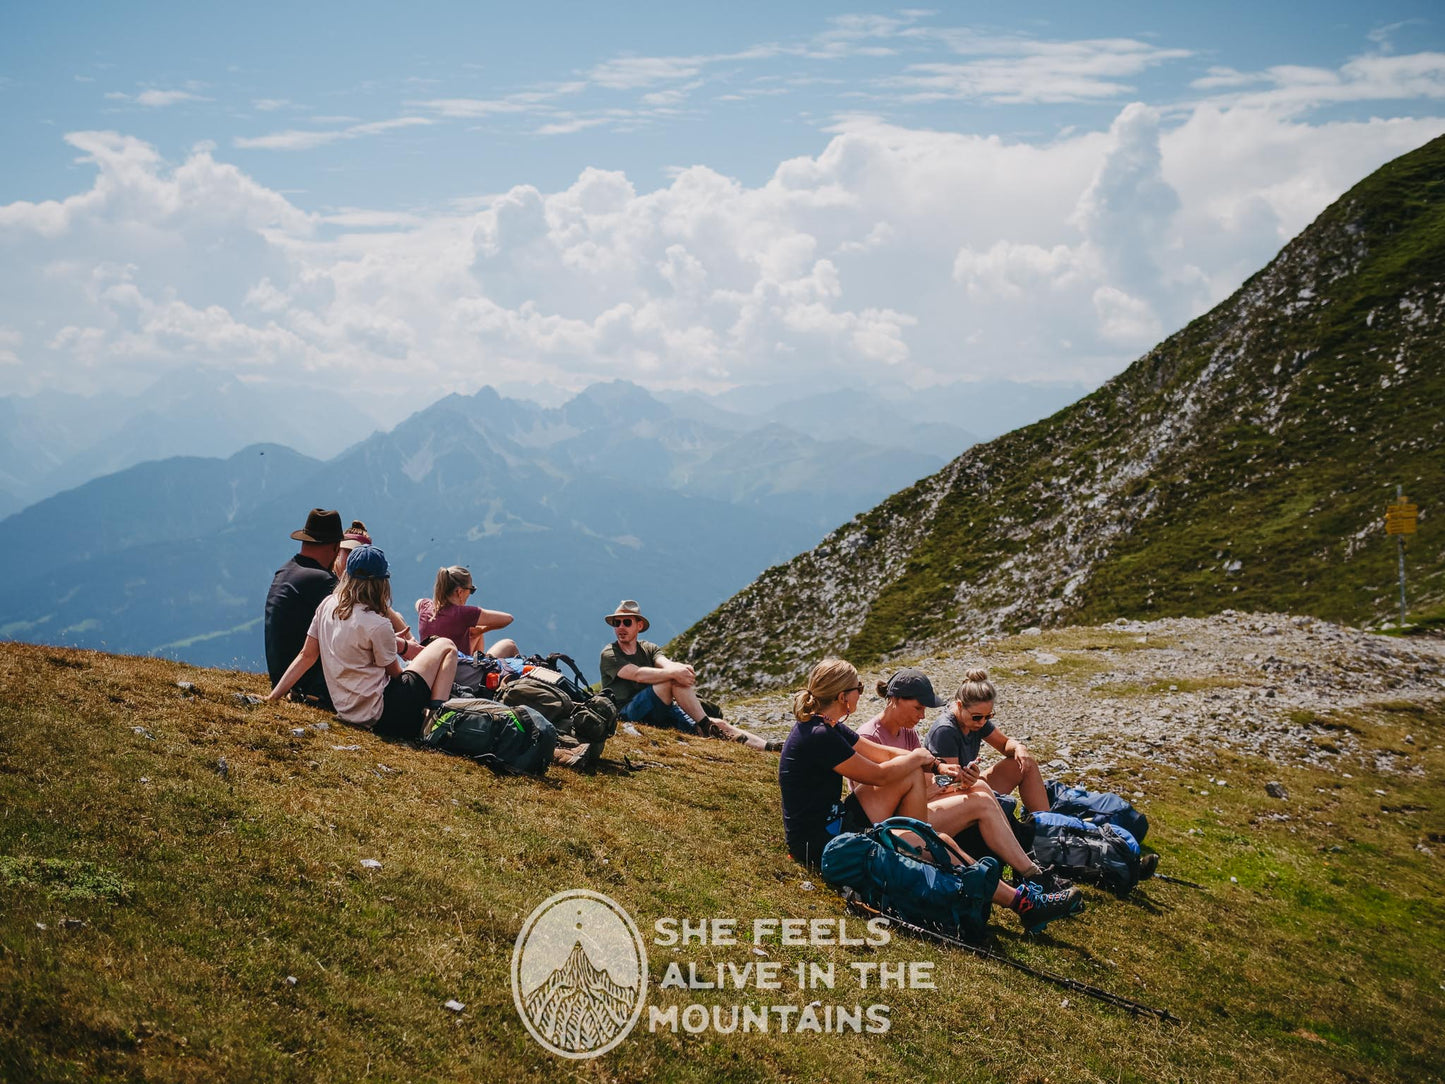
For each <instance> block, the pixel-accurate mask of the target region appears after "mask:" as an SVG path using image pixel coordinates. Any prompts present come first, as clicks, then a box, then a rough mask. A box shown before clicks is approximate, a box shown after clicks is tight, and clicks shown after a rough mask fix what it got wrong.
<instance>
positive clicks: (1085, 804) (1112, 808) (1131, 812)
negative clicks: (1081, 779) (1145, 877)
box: [1044, 779, 1149, 849]
mask: <svg viewBox="0 0 1445 1084" xmlns="http://www.w3.org/2000/svg"><path fill="white" fill-rule="evenodd" d="M1044 789H1045V790H1046V791H1048V795H1049V812H1050V813H1063V814H1065V815H1066V816H1070V817H1078V818H1079V819H1080V820H1083V821H1089V822H1090V823H1092V824H1112V825H1114V827H1116V828H1123V829H1124V830H1125V831H1127V832H1128V833H1129V835H1130V836H1132V837H1133V838H1134V839H1135V840H1136V841H1140V842H1142V841H1143V839H1144V836H1145V835H1146V834H1147V833H1148V831H1149V818H1148V817H1146V816H1144V814H1143V813H1140V812H1139V811H1138V810H1137V809H1135V808H1134V807H1133V806H1132V805H1130V804H1129V803H1128V802H1126V801H1125V800H1124V799H1123V798H1120V797H1119V796H1118V795H1117V794H1109V793H1107V792H1105V791H1097V790H1085V789H1084V788H1083V787H1070V786H1066V785H1065V784H1063V783H1060V782H1059V781H1058V780H1057V779H1050V780H1049V781H1048V782H1047V783H1045V784H1044ZM1136 849H1137V848H1136Z"/></svg>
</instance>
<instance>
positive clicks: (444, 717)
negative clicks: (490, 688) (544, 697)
mask: <svg viewBox="0 0 1445 1084" xmlns="http://www.w3.org/2000/svg"><path fill="white" fill-rule="evenodd" d="M421 744H422V745H423V746H425V747H426V748H428V749H440V750H441V751H442V752H444V753H451V754H453V755H455V756H461V757H467V758H469V759H471V760H475V761H477V762H478V763H479V764H485V765H487V766H488V767H490V768H494V769H500V770H503V771H514V772H525V773H526V774H528V775H543V774H544V773H545V772H546V771H547V766H548V765H549V764H551V763H552V751H553V750H554V749H556V748H557V731H556V728H554V727H553V726H552V724H551V723H550V722H549V721H548V720H547V718H546V716H544V715H542V714H541V713H540V712H538V711H535V710H534V709H532V708H530V707H528V706H526V705H518V706H516V707H508V706H506V705H503V704H498V703H496V702H495V701H492V700H450V701H448V702H447V706H446V707H444V708H443V709H442V710H441V711H439V712H438V713H437V714H436V717H435V718H433V719H432V722H431V725H430V726H429V727H428V728H427V730H426V732H425V733H424V734H423V735H422V737H421Z"/></svg>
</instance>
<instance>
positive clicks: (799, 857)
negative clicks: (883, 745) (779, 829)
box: [788, 791, 873, 869]
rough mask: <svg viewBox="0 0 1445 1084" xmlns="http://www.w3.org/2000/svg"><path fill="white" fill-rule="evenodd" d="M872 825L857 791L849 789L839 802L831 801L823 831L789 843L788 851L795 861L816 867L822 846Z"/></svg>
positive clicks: (821, 855) (820, 857) (821, 852)
mask: <svg viewBox="0 0 1445 1084" xmlns="http://www.w3.org/2000/svg"><path fill="white" fill-rule="evenodd" d="M872 827H873V822H872V821H871V820H869V819H868V814H867V813H865V812H864V811H863V803H862V802H860V801H859V800H858V795H857V793H856V792H853V791H849V793H848V797H846V798H844V799H843V800H842V801H841V802H834V803H833V808H832V810H830V811H829V814H828V823H827V825H826V826H825V827H824V829H823V831H821V832H819V833H818V834H817V835H816V836H814V837H812V838H811V839H805V840H802V841H799V842H795V843H794V844H792V845H790V846H789V847H788V853H789V854H791V855H792V856H793V858H794V859H795V860H796V861H798V862H801V863H802V864H803V865H805V866H811V867H813V868H815V869H816V868H817V865H818V862H819V861H820V860H821V859H822V857H823V848H824V847H826V846H827V845H828V844H829V843H830V842H832V841H833V840H834V839H836V838H837V837H838V836H840V835H844V834H846V833H849V832H866V831H868V829H870V828H872Z"/></svg>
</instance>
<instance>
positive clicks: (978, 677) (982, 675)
mask: <svg viewBox="0 0 1445 1084" xmlns="http://www.w3.org/2000/svg"><path fill="white" fill-rule="evenodd" d="M963 680H964V681H987V680H988V671H987V670H980V669H974V670H970V671H969V672H968V673H966V674H964V675H963Z"/></svg>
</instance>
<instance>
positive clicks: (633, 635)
mask: <svg viewBox="0 0 1445 1084" xmlns="http://www.w3.org/2000/svg"><path fill="white" fill-rule="evenodd" d="M603 620H605V621H606V622H607V623H608V624H609V625H611V626H612V629H613V632H614V633H615V634H616V636H617V639H616V640H615V641H613V642H612V643H610V644H608V645H607V646H606V647H604V648H603V649H602V658H601V661H600V663H599V668H600V670H601V671H602V691H603V692H605V693H607V695H608V696H610V697H611V698H612V699H613V700H614V701H616V702H617V705H618V708H619V711H618V718H619V719H622V720H623V721H625V722H633V723H648V724H650V725H652V726H662V727H676V728H677V729H678V730H681V731H683V732H685V733H688V734H701V735H704V736H707V737H717V738H727V739H730V740H732V741H737V742H742V743H743V744H745V745H747V746H748V747H749V748H756V749H774V748H779V747H780V744H779V743H777V742H765V741H763V739H762V738H759V737H757V736H756V735H754V734H749V733H748V732H747V731H745V730H739V729H738V728H737V727H735V726H732V725H731V724H729V723H726V722H724V721H723V720H721V719H713V718H709V717H708V714H707V712H706V710H704V708H703V706H702V701H700V700H699V699H698V697H697V674H696V673H695V672H694V671H693V668H692V667H691V666H688V665H686V664H685V663H680V662H673V661H672V660H671V659H669V658H668V657H667V656H666V655H664V654H663V653H662V648H660V647H658V646H657V645H656V644H654V643H651V642H649V641H647V640H639V639H638V637H639V636H640V635H641V634H642V633H644V632H646V631H647V630H648V628H650V627H651V622H649V621H648V620H647V618H645V617H643V616H642V611H641V609H640V608H639V607H638V605H637V603H636V602H634V601H633V600H632V599H624V600H623V601H622V602H620V603H618V605H617V609H616V610H615V611H613V612H612V613H610V614H608V615H607V616H606V617H605V618H604V619H603Z"/></svg>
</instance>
